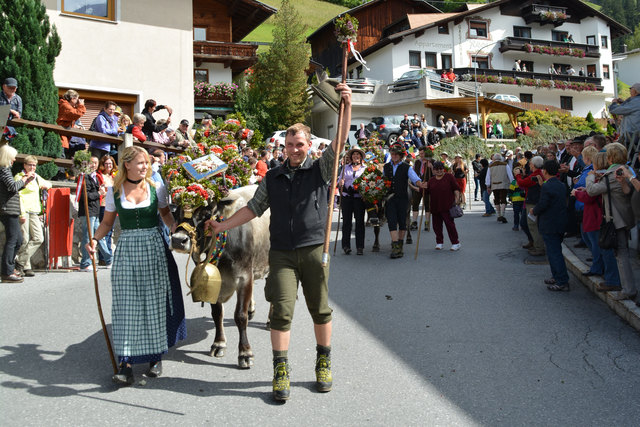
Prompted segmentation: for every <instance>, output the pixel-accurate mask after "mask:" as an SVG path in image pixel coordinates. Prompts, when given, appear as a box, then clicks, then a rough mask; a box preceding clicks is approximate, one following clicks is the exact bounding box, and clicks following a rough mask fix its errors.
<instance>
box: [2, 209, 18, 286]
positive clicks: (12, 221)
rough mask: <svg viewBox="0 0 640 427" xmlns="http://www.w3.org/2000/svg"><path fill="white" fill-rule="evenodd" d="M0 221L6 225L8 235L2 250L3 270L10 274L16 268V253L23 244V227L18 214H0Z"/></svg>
mask: <svg viewBox="0 0 640 427" xmlns="http://www.w3.org/2000/svg"><path fill="white" fill-rule="evenodd" d="M0 222H2V225H4V233H5V236H6V240H5V241H4V250H3V251H2V268H1V272H2V275H3V276H10V275H12V274H13V270H15V268H16V264H15V258H16V254H17V253H18V251H19V250H20V247H21V246H22V227H21V226H20V219H19V217H18V215H0Z"/></svg>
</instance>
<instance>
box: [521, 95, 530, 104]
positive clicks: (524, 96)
mask: <svg viewBox="0 0 640 427" xmlns="http://www.w3.org/2000/svg"><path fill="white" fill-rule="evenodd" d="M520 102H528V103H533V94H531V93H521V94H520Z"/></svg>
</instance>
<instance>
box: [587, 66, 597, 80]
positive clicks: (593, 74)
mask: <svg viewBox="0 0 640 427" xmlns="http://www.w3.org/2000/svg"><path fill="white" fill-rule="evenodd" d="M587 77H597V76H596V66H595V65H594V64H592V65H587Z"/></svg>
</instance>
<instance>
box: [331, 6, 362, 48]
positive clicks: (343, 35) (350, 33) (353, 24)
mask: <svg viewBox="0 0 640 427" xmlns="http://www.w3.org/2000/svg"><path fill="white" fill-rule="evenodd" d="M334 22H335V26H336V29H335V34H336V38H337V39H338V42H340V43H349V42H352V43H355V42H356V41H357V36H358V20H357V19H356V18H354V17H353V16H351V15H349V14H348V13H345V14H344V15H343V16H340V17H338V18H336V19H335V21H334Z"/></svg>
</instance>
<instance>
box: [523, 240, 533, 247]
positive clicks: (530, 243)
mask: <svg viewBox="0 0 640 427" xmlns="http://www.w3.org/2000/svg"><path fill="white" fill-rule="evenodd" d="M522 247H523V248H524V249H532V248H533V240H529V243H527V244H526V245H522Z"/></svg>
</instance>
